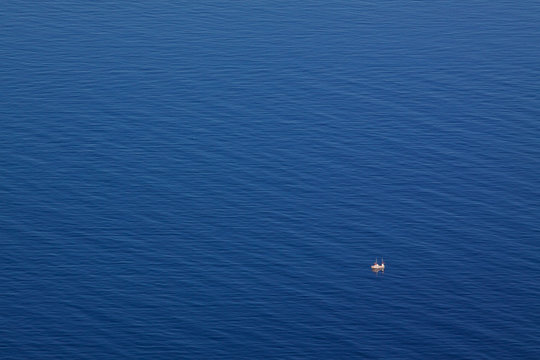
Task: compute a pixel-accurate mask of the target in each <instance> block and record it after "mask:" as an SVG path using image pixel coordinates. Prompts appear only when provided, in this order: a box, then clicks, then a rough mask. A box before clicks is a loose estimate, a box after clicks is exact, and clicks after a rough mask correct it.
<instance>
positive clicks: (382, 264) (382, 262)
mask: <svg viewBox="0 0 540 360" xmlns="http://www.w3.org/2000/svg"><path fill="white" fill-rule="evenodd" d="M371 270H382V271H384V259H383V258H381V265H379V263H378V262H377V258H375V263H374V264H373V265H371Z"/></svg>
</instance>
